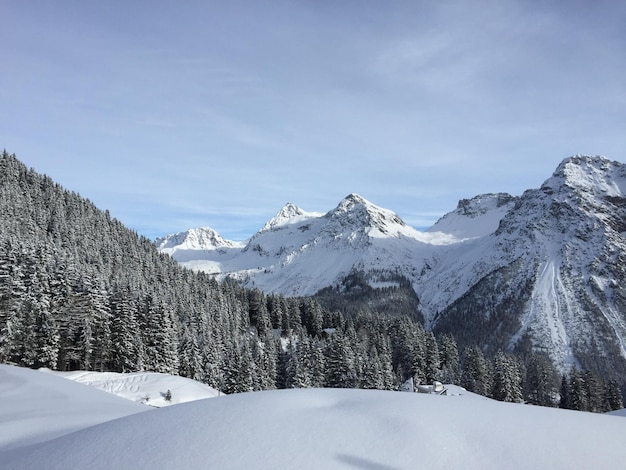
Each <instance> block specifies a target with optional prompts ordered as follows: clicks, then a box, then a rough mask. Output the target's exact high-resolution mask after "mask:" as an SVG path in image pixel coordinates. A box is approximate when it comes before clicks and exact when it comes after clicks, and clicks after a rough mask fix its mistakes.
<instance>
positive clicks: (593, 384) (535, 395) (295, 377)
mask: <svg viewBox="0 0 626 470" xmlns="http://www.w3.org/2000/svg"><path fill="white" fill-rule="evenodd" d="M331 294H332V293H330V292H327V293H326V294H325V295H326V297H325V304H326V305H333V302H332V299H330V298H329V297H328V296H330V295H331ZM416 301H417V300H416ZM337 307H340V308H338V309H337V310H333V311H331V310H328V309H325V308H322V306H321V305H320V303H319V302H318V301H317V300H315V299H313V298H306V297H303V298H286V297H284V296H282V295H273V294H264V293H262V292H261V291H260V290H248V289H243V288H242V287H240V286H239V285H238V284H236V283H235V282H233V281H225V282H223V283H218V282H217V281H215V280H214V279H212V278H211V277H210V276H209V275H207V274H203V273H195V272H192V271H190V270H188V269H185V268H183V267H181V266H180V265H178V264H177V263H176V262H175V261H174V260H172V259H171V258H170V257H169V256H167V255H164V254H160V253H159V252H158V251H157V249H156V247H155V245H154V244H153V243H152V242H151V241H150V240H148V239H146V238H144V237H142V236H139V235H138V234H137V233H135V232H133V231H132V230H129V229H127V228H126V227H124V226H123V225H122V224H121V223H120V222H119V221H118V220H116V219H115V218H112V217H111V215H110V214H109V213H108V211H102V210H100V209H98V208H96V207H95V206H94V205H93V204H92V203H91V202H90V201H89V200H87V199H85V198H83V197H81V196H80V195H79V194H76V193H74V192H71V191H68V190H65V189H64V188H62V187H61V186H60V185H58V184H57V183H55V182H53V181H52V180H51V179H50V178H49V177H47V176H45V175H40V174H38V173H37V172H35V171H34V170H32V169H28V168H27V167H26V166H24V165H23V164H22V163H21V162H20V161H18V160H17V158H16V157H15V156H14V155H9V154H8V153H7V152H6V151H5V152H3V154H2V155H1V156H0V362H4V363H8V364H15V365H20V366H27V367H32V368H39V367H48V368H51V369H57V370H77V369H82V370H97V371H115V372H128V371H137V370H147V371H155V372H166V373H171V374H178V375H181V376H185V377H189V378H193V379H196V380H199V381H202V382H204V383H207V384H209V385H211V386H213V387H215V388H218V389H220V390H223V391H224V392H226V393H235V392H243V391H252V390H264V389H272V388H290V387H347V388H376V389H389V390H395V389H398V387H399V386H400V384H401V383H403V382H404V381H405V380H407V379H409V378H411V377H412V378H414V379H415V380H417V381H420V382H423V383H428V382H432V381H433V380H440V381H443V382H452V383H460V384H461V385H463V386H465V387H466V388H468V389H469V390H470V391H476V392H477V393H482V394H484V395H488V396H493V397H494V398H497V399H500V400H504V401H528V402H530V403H534V404H541V405H548V406H555V405H557V404H558V403H559V399H560V397H563V400H562V405H563V406H567V407H569V408H575V409H587V410H591V411H603V410H607V409H615V408H619V407H621V396H620V391H619V387H618V385H619V384H618V383H616V382H614V381H607V383H604V382H603V381H602V379H601V378H600V377H596V376H594V375H593V374H589V373H587V374H585V373H584V372H578V371H573V372H572V374H570V375H569V376H568V377H561V376H559V375H558V374H557V373H556V371H555V370H554V367H553V366H552V364H551V362H550V360H549V359H548V358H547V356H544V355H542V354H533V353H529V354H527V355H526V356H524V357H521V356H514V355H511V354H505V353H503V352H498V353H497V354H495V355H494V356H493V357H490V358H485V356H484V355H483V352H482V351H481V349H479V348H476V347H472V348H467V349H466V350H464V351H462V353H461V354H459V351H458V349H457V345H456V342H455V339H454V336H453V335H449V334H446V335H442V336H439V337H435V336H434V335H433V333H432V332H430V331H426V330H425V329H424V327H423V326H422V324H421V323H420V321H419V320H420V319H419V318H417V319H416V318H412V317H410V316H408V315H405V314H395V315H393V314H390V313H393V312H389V311H388V309H389V308H388V306H387V307H385V308H383V307H384V306H381V307H380V308H377V309H374V310H375V311H372V309H371V308H370V309H367V311H359V309H358V308H355V307H351V308H349V307H348V306H346V305H345V304H344V301H343V300H342V302H341V303H339V304H337ZM559 386H560V387H561V389H560V392H559Z"/></svg>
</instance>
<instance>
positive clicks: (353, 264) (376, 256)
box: [163, 194, 456, 295]
mask: <svg viewBox="0 0 626 470" xmlns="http://www.w3.org/2000/svg"><path fill="white" fill-rule="evenodd" d="M455 241H456V238H455V237H454V236H450V235H448V234H443V233H422V232H419V231H417V230H415V229H414V228H412V227H410V226H408V225H406V224H405V223H404V222H403V221H402V219H400V218H399V217H398V216H397V215H396V214H395V213H393V212H391V211H389V210H387V209H383V208H380V207H378V206H375V205H374V204H372V203H370V202H369V201H367V200H365V199H364V198H362V197H361V196H359V195H356V194H350V195H349V196H347V197H346V198H345V199H343V200H342V201H341V202H340V203H339V204H338V206H337V207H336V208H335V209H333V210H331V211H329V212H328V213H326V214H324V215H320V214H319V213H311V212H305V211H303V210H302V209H299V208H298V207H296V206H294V205H293V204H291V203H289V204H287V205H286V206H285V207H284V208H283V209H281V210H280V211H279V212H278V214H277V215H276V216H275V217H274V218H272V219H271V220H270V221H268V222H267V223H266V224H265V226H264V227H263V228H262V229H261V230H260V231H259V232H258V233H257V234H255V235H254V236H253V237H252V238H251V239H250V240H248V242H247V243H246V244H245V246H244V247H243V248H241V249H240V250H238V251H224V250H213V249H212V245H210V244H209V245H207V247H206V249H205V250H204V251H203V252H202V253H201V254H200V253H198V255H197V257H196V259H193V260H191V259H189V257H188V256H187V253H185V255H181V254H180V253H179V248H178V247H177V246H174V245H173V244H174V243H175V242H176V240H174V239H172V240H170V241H169V242H167V243H168V246H171V248H169V250H170V251H165V250H163V251H165V252H168V253H170V254H172V256H173V257H174V258H175V259H176V260H177V261H179V262H181V263H182V264H183V265H185V266H187V267H190V268H192V269H198V270H203V271H206V272H209V273H214V274H220V275H221V276H222V277H223V276H226V275H228V276H230V277H233V278H236V279H239V280H240V281H242V283H243V284H244V285H246V286H248V287H259V288H261V289H262V290H265V291H268V292H279V293H284V294H286V295H311V294H314V293H315V292H317V291H318V290H319V289H321V288H324V287H327V286H330V285H333V284H335V283H337V282H338V281H339V280H340V279H341V278H342V277H344V276H346V275H347V274H349V273H350V272H351V271H352V270H354V269H361V268H362V269H366V270H368V269H370V268H372V267H376V269H378V270H385V269H387V270H390V271H393V272H395V271H397V269H398V266H400V265H402V266H403V267H404V269H406V270H408V271H413V270H414V264H415V262H416V259H419V258H420V256H417V257H416V253H415V252H416V250H418V251H423V250H424V249H426V250H427V249H428V247H430V246H437V245H442V244H448V243H452V242H455ZM181 248H182V245H181Z"/></svg>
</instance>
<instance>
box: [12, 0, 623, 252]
mask: <svg viewBox="0 0 626 470" xmlns="http://www.w3.org/2000/svg"><path fill="white" fill-rule="evenodd" d="M0 18H2V20H3V21H2V28H0V57H1V58H2V73H0V107H1V110H2V112H0V148H4V149H6V150H7V151H8V152H9V153H14V154H15V155H16V156H17V157H18V159H20V160H21V161H22V162H24V163H25V164H26V165H27V166H29V167H33V168H35V169H36V170H37V171H39V172H40V173H45V174H47V175H49V176H50V177H52V178H53V179H54V180H55V181H56V182H58V183H60V184H61V185H63V186H64V187H65V188H66V189H70V190H72V191H76V192H78V193H80V194H81V195H82V196H84V197H87V198H89V199H90V200H91V201H92V202H94V203H95V204H96V205H97V206H98V207H99V208H101V209H103V210H104V209H108V210H109V211H110V212H111V215H112V216H114V217H116V218H118V219H119V220H121V221H122V222H123V223H124V224H125V225H126V226H128V227H130V228H132V229H134V230H136V231H137V232H138V233H140V234H142V235H145V236H147V237H149V238H155V237H158V236H163V235H166V234H169V233H175V232H180V231H184V230H186V229H188V228H192V227H203V226H210V227H212V228H213V229H215V230H217V231H218V232H219V233H220V234H221V235H223V236H224V237H226V238H229V239H232V240H245V239H247V238H248V237H250V236H251V235H253V234H254V233H255V232H256V231H258V230H259V229H260V228H261V227H262V226H263V225H264V223H265V222H266V221H267V220H268V219H270V218H271V217H272V216H273V215H274V214H275V213H276V212H278V211H279V210H280V208H281V207H282V206H283V205H284V204H285V203H287V202H292V203H294V204H296V205H298V206H299V207H301V208H302V209H304V210H307V211H317V212H326V211H328V210H331V209H333V208H334V207H335V206H336V205H337V204H338V203H339V201H340V200H341V199H342V198H344V197H345V196H346V195H348V194H350V193H358V194H360V195H361V196H363V197H364V198H366V199H367V200H369V201H371V202H372V203H374V204H376V205H379V206H382V207H385V208H388V209H391V210H393V211H395V212H396V213H397V214H398V215H399V216H400V217H402V218H403V220H404V221H405V222H407V223H408V224H410V225H412V226H414V227H416V228H427V227H429V226H430V225H432V224H433V223H434V222H435V221H436V220H437V219H438V218H439V217H441V216H442V215H443V214H445V213H447V212H449V211H451V210H453V209H454V208H455V207H456V205H457V202H458V200H459V199H462V198H470V197H473V196H475V195H478V194H482V193H487V192H500V191H502V192H508V193H511V194H514V195H519V194H521V193H522V192H523V191H524V190H526V189H529V188H536V187H539V186H540V185H541V183H542V182H543V181H544V180H546V179H547V178H548V177H549V176H550V175H551V174H552V172H553V171H554V170H555V168H556V167H557V165H558V164H559V163H560V162H561V161H562V160H563V159H564V158H566V157H568V156H571V155H574V154H590V155H597V154H600V155H605V156H606V157H608V158H610V159H612V160H617V161H622V162H626V28H624V24H626V2H621V1H618V0H615V1H603V0H598V1H592V0H587V1H582V0H572V1H567V2H565V1H551V2H545V1H532V0H527V1H522V0H520V1H512V0H481V1H477V0H476V1H472V0H465V1H452V0H450V1H419V0H413V1H408V0H407V1H405V0H399V1H394V2H376V1H370V0H360V1H356V0H354V1H353V0H346V1H341V2H336V1H327V0H319V1H304V0H301V1H293V0H292V1H275V0H268V1H265V2H255V1H236V0H235V1H229V2H213V1H194V0H189V1H186V2H165V1H161V0H151V1H147V0H136V1H133V2H127V1H120V0H110V1H107V2H84V1H80V0H75V1H70V0H59V1H55V2H50V1H43V0H39V1H38V0H33V1H28V2H24V1H22V0H4V1H2V2H0Z"/></svg>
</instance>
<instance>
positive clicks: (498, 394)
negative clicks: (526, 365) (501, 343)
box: [491, 351, 522, 403]
mask: <svg viewBox="0 0 626 470" xmlns="http://www.w3.org/2000/svg"><path fill="white" fill-rule="evenodd" d="M521 368H522V367H521V364H520V363H519V361H518V360H517V359H516V358H514V357H513V356H511V355H508V354H504V353H503V352H501V351H499V352H498V353H496V356H495V358H494V363H493V381H492V392H491V396H492V397H493V398H495V399H496V400H500V401H506V402H515V403H519V402H521V401H522V373H521Z"/></svg>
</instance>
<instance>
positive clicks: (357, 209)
mask: <svg viewBox="0 0 626 470" xmlns="http://www.w3.org/2000/svg"><path fill="white" fill-rule="evenodd" d="M326 217H328V218H330V219H335V220H340V221H341V225H355V226H357V227H358V228H376V229H378V230H379V231H381V232H382V233H387V231H388V229H389V228H390V226H391V225H396V226H398V225H399V226H402V227H405V226H406V224H405V223H404V221H403V220H402V219H401V218H400V217H398V215H396V213H394V212H392V211H390V210H389V209H384V208H382V207H379V206H377V205H375V204H372V203H371V202H369V201H368V200H366V199H365V198H363V197H361V196H359V195H358V194H356V193H351V194H349V195H347V196H346V197H345V198H343V199H342V200H341V202H340V203H339V205H338V206H337V207H336V208H335V209H333V210H331V211H330V212H328V213H327V214H326ZM392 231H393V230H392Z"/></svg>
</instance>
